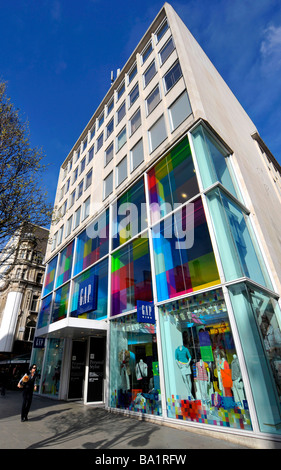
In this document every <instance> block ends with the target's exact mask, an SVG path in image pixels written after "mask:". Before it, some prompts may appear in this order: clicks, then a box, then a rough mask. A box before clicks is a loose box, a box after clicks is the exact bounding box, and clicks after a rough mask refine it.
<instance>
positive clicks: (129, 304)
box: [111, 238, 152, 315]
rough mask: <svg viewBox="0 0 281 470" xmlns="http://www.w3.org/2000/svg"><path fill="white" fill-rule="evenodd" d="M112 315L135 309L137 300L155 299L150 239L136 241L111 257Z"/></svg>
mask: <svg viewBox="0 0 281 470" xmlns="http://www.w3.org/2000/svg"><path fill="white" fill-rule="evenodd" d="M111 299H112V305H111V315H118V314H119V313H122V312H126V311H129V310H133V309H135V308H136V305H137V300H146V301H151V300H152V281H151V266H150V257H149V245H148V239H147V238H137V239H135V240H133V241H132V242H131V243H129V244H128V245H126V246H125V247H123V248H120V249H119V250H117V251H116V252H115V253H113V255H112V264H111Z"/></svg>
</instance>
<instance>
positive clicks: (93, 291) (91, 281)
mask: <svg viewBox="0 0 281 470" xmlns="http://www.w3.org/2000/svg"><path fill="white" fill-rule="evenodd" d="M97 293H98V276H94V275H92V276H90V277H89V278H88V279H85V280H84V281H82V282H81V283H80V285H79V293H78V306H77V315H81V314H83V313H86V312H90V311H92V310H96V309H97Z"/></svg>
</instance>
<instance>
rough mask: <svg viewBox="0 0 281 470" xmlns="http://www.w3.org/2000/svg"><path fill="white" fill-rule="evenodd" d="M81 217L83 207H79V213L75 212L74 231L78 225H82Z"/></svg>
mask: <svg viewBox="0 0 281 470" xmlns="http://www.w3.org/2000/svg"><path fill="white" fill-rule="evenodd" d="M80 216H81V206H80V207H78V209H77V211H75V215H74V226H73V229H75V228H76V227H78V225H79V224H80Z"/></svg>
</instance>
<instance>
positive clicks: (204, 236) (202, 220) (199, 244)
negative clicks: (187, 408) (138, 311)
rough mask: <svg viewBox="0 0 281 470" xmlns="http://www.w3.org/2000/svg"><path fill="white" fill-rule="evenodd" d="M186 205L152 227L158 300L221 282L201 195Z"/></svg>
mask: <svg viewBox="0 0 281 470" xmlns="http://www.w3.org/2000/svg"><path fill="white" fill-rule="evenodd" d="M188 206H189V208H187V207H186V206H184V207H183V208H182V210H180V213H181V216H179V214H177V216H175V214H173V215H171V216H170V217H168V218H166V219H165V220H164V221H162V222H160V223H159V224H157V226H155V227H154V228H153V232H152V235H153V247H154V259H155V272H156V286H157V295H158V301H162V300H165V299H170V298H173V297H175V296H178V295H182V294H186V293H189V292H194V291H197V290H200V289H206V288H207V287H210V286H214V285H216V284H218V283H220V278H219V273H218V269H217V265H216V260H215V256H214V253H213V248H212V244H211V239H210V235H209V230H208V226H207V221H206V217H205V213H204V209H203V205H202V201H201V198H199V199H196V200H195V201H194V203H193V204H192V205H190V204H188ZM190 206H191V209H192V210H190ZM185 242H186V243H185Z"/></svg>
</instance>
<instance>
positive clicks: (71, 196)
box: [69, 189, 76, 207]
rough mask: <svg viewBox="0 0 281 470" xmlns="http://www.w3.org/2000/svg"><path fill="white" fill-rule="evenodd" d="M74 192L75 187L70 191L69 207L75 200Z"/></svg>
mask: <svg viewBox="0 0 281 470" xmlns="http://www.w3.org/2000/svg"><path fill="white" fill-rule="evenodd" d="M75 193H76V189H74V191H72V193H71V194H70V202H69V207H72V206H73V204H74V202H75Z"/></svg>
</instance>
